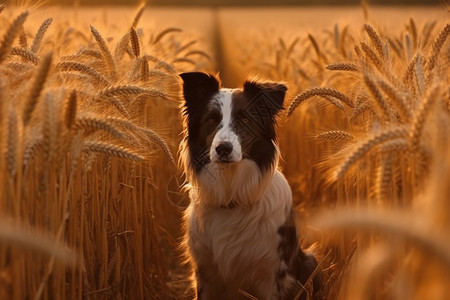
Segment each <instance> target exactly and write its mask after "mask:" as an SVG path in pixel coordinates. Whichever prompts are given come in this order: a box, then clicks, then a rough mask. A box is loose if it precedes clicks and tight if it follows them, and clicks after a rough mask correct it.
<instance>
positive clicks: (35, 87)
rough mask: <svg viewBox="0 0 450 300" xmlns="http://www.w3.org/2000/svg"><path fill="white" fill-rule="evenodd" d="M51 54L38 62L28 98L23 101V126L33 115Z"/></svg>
mask: <svg viewBox="0 0 450 300" xmlns="http://www.w3.org/2000/svg"><path fill="white" fill-rule="evenodd" d="M52 55H53V54H52V53H49V54H47V55H46V56H45V57H44V58H43V59H42V61H41V62H40V64H39V66H38V68H37V72H36V74H35V76H34V80H33V82H32V85H31V88H30V90H29V93H28V96H27V98H26V100H25V109H24V112H23V124H24V125H27V124H28V122H29V121H30V119H31V114H32V113H33V111H34V109H35V107H36V104H37V101H38V99H39V96H40V94H41V92H42V89H43V88H44V84H45V81H46V80H47V76H48V72H49V70H50V66H51V64H52Z"/></svg>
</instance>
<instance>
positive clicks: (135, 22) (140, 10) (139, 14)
mask: <svg viewBox="0 0 450 300" xmlns="http://www.w3.org/2000/svg"><path fill="white" fill-rule="evenodd" d="M145 6H146V3H145V2H143V3H141V5H140V6H139V8H138V10H137V12H136V15H135V16H134V19H133V23H132V24H131V27H134V28H136V27H137V25H138V24H139V21H140V20H141V17H142V14H143V13H144V10H145Z"/></svg>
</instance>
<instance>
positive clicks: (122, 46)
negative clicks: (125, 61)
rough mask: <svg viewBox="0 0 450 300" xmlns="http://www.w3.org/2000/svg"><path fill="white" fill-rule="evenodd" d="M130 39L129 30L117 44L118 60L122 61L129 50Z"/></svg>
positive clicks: (115, 54)
mask: <svg viewBox="0 0 450 300" xmlns="http://www.w3.org/2000/svg"><path fill="white" fill-rule="evenodd" d="M129 41H130V32H129V31H128V32H127V33H126V34H125V35H124V36H123V37H122V38H121V39H120V40H119V41H118V42H117V44H116V49H115V50H114V58H115V59H116V61H120V60H121V59H122V58H123V56H124V54H125V52H126V51H127V48H128V45H129Z"/></svg>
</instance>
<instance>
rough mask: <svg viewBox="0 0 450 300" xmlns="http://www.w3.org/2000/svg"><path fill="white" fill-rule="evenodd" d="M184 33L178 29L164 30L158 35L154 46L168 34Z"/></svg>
mask: <svg viewBox="0 0 450 300" xmlns="http://www.w3.org/2000/svg"><path fill="white" fill-rule="evenodd" d="M181 31H183V30H182V29H180V28H177V27H169V28H166V29H164V30H163V31H161V32H160V33H158V35H157V36H156V37H155V39H154V40H153V44H157V43H158V42H159V41H160V40H161V39H162V38H163V37H164V36H166V35H167V34H168V33H171V32H181Z"/></svg>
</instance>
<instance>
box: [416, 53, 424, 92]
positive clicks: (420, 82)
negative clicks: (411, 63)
mask: <svg viewBox="0 0 450 300" xmlns="http://www.w3.org/2000/svg"><path fill="white" fill-rule="evenodd" d="M415 71H416V79H417V88H418V89H419V93H420V94H422V93H423V92H424V91H425V74H424V72H423V64H422V56H421V55H420V53H417V61H416V65H415Z"/></svg>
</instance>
